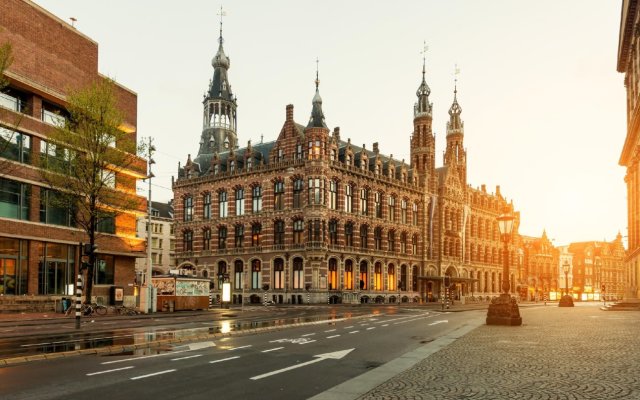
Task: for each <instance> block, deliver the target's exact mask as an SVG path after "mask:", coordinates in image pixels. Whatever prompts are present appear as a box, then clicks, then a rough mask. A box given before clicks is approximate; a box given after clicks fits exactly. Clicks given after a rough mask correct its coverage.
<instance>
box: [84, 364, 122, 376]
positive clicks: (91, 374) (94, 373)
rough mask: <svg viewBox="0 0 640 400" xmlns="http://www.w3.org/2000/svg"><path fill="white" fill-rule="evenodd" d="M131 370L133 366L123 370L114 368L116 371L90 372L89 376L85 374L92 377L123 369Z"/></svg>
mask: <svg viewBox="0 0 640 400" xmlns="http://www.w3.org/2000/svg"><path fill="white" fill-rule="evenodd" d="M131 368H133V366H128V367H123V368H116V369H108V370H106V371H99V372H92V373H90V374H87V376H94V375H100V374H108V373H109V372H116V371H122V370H124V369H131Z"/></svg>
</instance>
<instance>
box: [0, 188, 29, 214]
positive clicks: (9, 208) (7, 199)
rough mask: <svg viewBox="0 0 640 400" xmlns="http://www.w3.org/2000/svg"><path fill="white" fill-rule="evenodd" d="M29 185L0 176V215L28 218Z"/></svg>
mask: <svg viewBox="0 0 640 400" xmlns="http://www.w3.org/2000/svg"><path fill="white" fill-rule="evenodd" d="M30 198H31V186H29V185H27V184H25V183H20V182H16V181H12V180H9V179H3V178H0V217H5V218H14V219H22V220H28V219H29V200H30Z"/></svg>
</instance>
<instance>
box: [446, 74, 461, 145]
mask: <svg viewBox="0 0 640 400" xmlns="http://www.w3.org/2000/svg"><path fill="white" fill-rule="evenodd" d="M459 74H460V68H458V64H456V66H455V69H454V72H453V75H454V80H453V82H454V83H453V103H452V104H451V107H450V108H449V122H447V136H449V135H453V134H456V133H460V134H464V122H462V119H461V118H460V114H462V107H460V104H458V75H459Z"/></svg>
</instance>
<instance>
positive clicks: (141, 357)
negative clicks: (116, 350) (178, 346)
mask: <svg viewBox="0 0 640 400" xmlns="http://www.w3.org/2000/svg"><path fill="white" fill-rule="evenodd" d="M186 351H191V350H189V349H187V350H176V351H172V352H171V353H160V354H151V355H148V356H140V357H132V358H123V359H122V360H113V361H105V362H102V363H100V364H102V365H106V364H115V363H121V362H127V361H137V360H144V359H147V358H155V357H164V356H169V355H171V356H172V355H174V354H178V353H184V352H186Z"/></svg>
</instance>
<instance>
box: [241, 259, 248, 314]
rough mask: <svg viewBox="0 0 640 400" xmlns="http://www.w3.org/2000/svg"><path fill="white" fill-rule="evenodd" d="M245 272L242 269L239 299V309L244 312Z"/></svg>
mask: <svg viewBox="0 0 640 400" xmlns="http://www.w3.org/2000/svg"><path fill="white" fill-rule="evenodd" d="M246 273H247V271H245V268H244V267H243V268H242V298H241V299H240V309H241V310H242V311H243V312H244V281H245V279H244V277H245V275H246Z"/></svg>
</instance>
